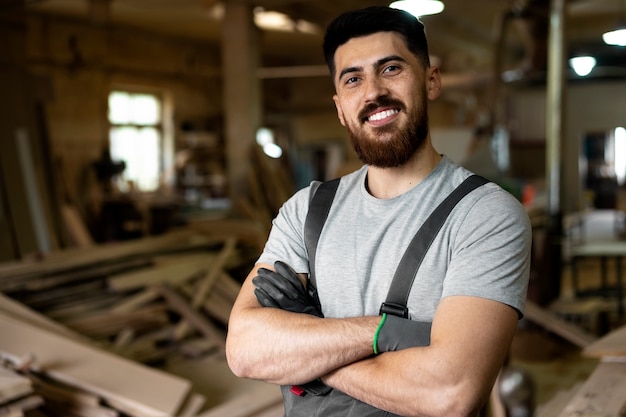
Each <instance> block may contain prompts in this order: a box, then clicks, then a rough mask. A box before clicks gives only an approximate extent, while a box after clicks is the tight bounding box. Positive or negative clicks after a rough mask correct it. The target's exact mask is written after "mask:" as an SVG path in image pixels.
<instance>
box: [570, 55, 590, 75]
mask: <svg viewBox="0 0 626 417" xmlns="http://www.w3.org/2000/svg"><path fill="white" fill-rule="evenodd" d="M569 64H570V66H571V67H572V68H573V69H574V72H575V73H576V74H577V75H578V76H579V77H585V76H587V75H589V73H590V72H591V70H593V68H594V67H595V66H596V59H595V58H594V57H592V56H576V57H573V58H570V60H569Z"/></svg>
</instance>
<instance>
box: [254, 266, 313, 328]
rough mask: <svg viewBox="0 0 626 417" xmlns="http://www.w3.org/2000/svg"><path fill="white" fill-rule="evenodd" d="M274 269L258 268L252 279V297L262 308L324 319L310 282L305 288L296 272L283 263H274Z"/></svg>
mask: <svg viewBox="0 0 626 417" xmlns="http://www.w3.org/2000/svg"><path fill="white" fill-rule="evenodd" d="M274 269H276V271H270V270H269V269H267V268H260V269H259V270H258V272H257V274H258V275H257V276H256V277H254V278H253V279H252V283H253V284H254V286H255V289H254V295H255V296H256V298H257V300H258V301H259V303H260V304H261V305H262V306H264V307H274V308H280V309H281V310H286V311H291V312H292V313H304V314H311V315H313V316H317V317H324V315H323V314H322V307H321V305H320V301H319V298H318V296H317V290H316V289H315V287H314V286H313V285H312V284H311V282H309V283H308V285H307V288H305V287H304V284H302V281H301V280H300V278H299V277H298V274H297V273H296V271H294V270H293V269H292V268H291V267H290V266H289V265H287V264H286V263H284V262H281V261H276V262H275V263H274Z"/></svg>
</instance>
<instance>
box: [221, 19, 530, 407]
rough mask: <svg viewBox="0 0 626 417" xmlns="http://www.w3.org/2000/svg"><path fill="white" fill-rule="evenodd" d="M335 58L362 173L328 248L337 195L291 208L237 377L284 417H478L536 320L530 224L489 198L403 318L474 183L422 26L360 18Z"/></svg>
mask: <svg viewBox="0 0 626 417" xmlns="http://www.w3.org/2000/svg"><path fill="white" fill-rule="evenodd" d="M323 47H324V54H325V58H326V62H327V64H328V67H329V70H330V74H331V77H332V81H333V84H334V86H335V92H336V94H335V95H334V97H333V99H334V103H335V106H336V109H337V114H338V118H339V121H340V123H341V124H342V125H343V126H345V127H346V129H347V131H348V133H349V135H350V138H351V141H352V144H353V146H354V149H355V151H356V152H357V154H358V156H359V158H360V159H361V161H362V162H363V164H364V165H363V166H362V167H361V168H360V169H359V170H357V171H355V172H353V173H350V174H348V175H345V176H343V177H342V178H341V179H340V181H339V182H338V183H337V182H335V184H337V186H336V187H337V188H336V192H335V194H334V200H332V205H331V206H330V209H328V216H327V217H326V219H325V222H323V228H322V229H321V231H320V232H319V240H318V241H317V243H316V245H315V246H313V247H311V246H307V239H308V238H307V233H308V229H307V228H308V227H309V226H308V225H307V220H306V219H307V215H309V208H310V207H312V206H310V202H311V198H312V196H314V195H315V194H316V193H317V192H318V191H321V190H322V188H321V187H323V186H324V185H323V184H322V185H320V183H319V182H313V183H312V184H311V185H310V186H309V187H306V188H304V189H302V190H300V191H298V192H297V193H296V194H295V195H294V196H293V197H291V198H290V199H289V200H288V201H287V202H286V203H285V204H284V205H283V207H282V208H281V209H280V211H279V213H278V215H277V217H276V218H275V219H274V220H273V224H272V230H271V233H270V236H269V238H268V241H267V243H266V246H265V248H264V250H263V253H262V254H261V256H260V257H259V259H258V262H257V264H256V265H255V267H254V268H253V270H252V271H251V272H250V274H249V276H248V277H247V279H246V281H245V282H244V284H243V285H242V288H241V291H240V294H239V296H238V298H237V300H236V302H235V305H234V307H233V310H232V313H231V316H230V321H229V330H228V335H227V345H226V354H227V360H228V364H229V366H230V368H231V369H232V371H233V372H234V373H235V374H236V375H238V376H240V377H245V378H253V379H258V380H263V381H267V382H270V383H275V384H279V385H281V387H282V391H283V397H284V400H285V416H286V417H296V416H302V417H305V416H306V417H311V416H324V417H329V416H337V417H339V416H341V417H346V416H351V417H367V416H381V417H382V416H421V417H425V416H432V417H435V416H438V417H441V416H446V417H469V416H477V415H478V413H479V412H480V410H481V408H482V407H483V406H484V404H485V402H486V400H487V398H488V396H489V393H490V391H491V388H492V386H493V384H494V381H495V380H496V377H497V375H498V372H499V370H500V368H501V367H502V365H503V363H504V361H505V358H506V356H507V354H508V351H509V347H510V344H511V341H512V339H513V336H514V334H515V330H516V326H517V321H518V320H519V319H520V318H521V317H522V316H523V312H524V305H525V299H526V290H527V285H528V276H529V266H530V235H531V231H530V222H529V220H528V217H527V215H526V212H525V210H524V208H523V207H522V205H521V204H520V203H519V202H518V201H517V200H516V199H515V198H513V196H512V195H510V194H509V193H507V192H506V191H504V190H502V189H501V188H500V187H499V186H497V185H496V184H494V183H490V182H487V183H486V184H483V185H480V186H477V188H475V189H473V191H471V192H469V193H468V194H467V195H465V196H464V197H463V198H462V199H460V201H459V202H458V203H457V204H456V206H454V207H453V208H451V211H450V213H449V214H448V215H447V217H445V218H443V219H442V220H441V225H440V227H438V229H437V232H436V233H435V234H433V235H432V236H431V238H429V239H428V242H427V243H428V245H429V246H427V249H426V250H425V253H424V254H423V255H420V259H419V262H418V267H419V269H418V270H417V271H415V272H413V273H411V274H408V275H411V276H409V277H407V280H408V282H409V283H410V286H409V289H408V290H407V291H406V297H405V298H406V300H405V301H406V303H405V305H399V306H398V305H397V304H396V303H389V302H388V299H386V297H387V295H388V293H389V292H390V287H392V288H391V289H393V287H394V286H396V285H397V281H396V280H394V277H395V275H396V270H397V269H398V268H399V265H401V261H402V260H403V258H405V257H408V258H411V257H412V256H413V255H415V254H414V253H412V252H413V251H414V248H415V246H413V244H412V243H413V242H412V241H413V240H414V236H416V233H417V232H418V231H419V230H420V228H421V227H422V225H423V224H424V223H425V222H427V219H428V217H429V216H430V214H431V212H433V211H434V210H435V208H436V207H438V206H439V205H440V203H442V202H444V200H446V199H447V197H448V196H449V195H451V194H452V193H453V192H454V191H455V190H456V189H457V187H458V186H460V185H461V184H463V183H464V182H465V181H466V180H467V179H468V178H470V177H473V176H472V173H471V172H469V171H467V170H465V169H464V168H462V167H460V166H458V165H456V164H455V163H453V162H452V161H451V160H450V159H449V158H447V157H446V156H445V155H441V154H440V153H438V152H437V151H436V149H435V148H434V147H433V144H432V141H431V137H430V132H429V128H428V103H429V102H430V101H432V100H435V99H437V97H438V96H439V94H440V92H441V88H442V86H441V75H440V71H439V69H438V68H437V67H436V66H432V65H431V64H430V62H429V56H428V46H427V41H426V35H425V31H424V26H423V24H422V23H421V22H420V21H419V20H418V19H416V18H415V17H413V16H411V15H409V14H407V13H405V12H402V11H399V10H395V9H390V8H386V7H370V8H365V9H361V10H356V11H352V12H347V13H345V14H343V15H341V16H339V17H337V18H336V19H335V20H334V21H333V22H332V23H331V24H330V25H329V26H328V28H327V32H326V36H325V38H324V45H323ZM314 210H316V209H311V211H314ZM415 240H416V241H418V244H419V243H420V242H419V240H420V239H417V238H416V239H415ZM418 246H419V245H418ZM407 248H409V249H407ZM313 255H315V259H314V260H313V259H312V256H313ZM400 275H402V273H401V274H400ZM405 275H406V274H405ZM312 278H314V283H313V282H311V279H312ZM392 282H393V284H392ZM396 307H397V308H396ZM394 309H395V310H394Z"/></svg>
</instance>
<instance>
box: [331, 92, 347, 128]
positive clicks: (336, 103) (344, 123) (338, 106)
mask: <svg viewBox="0 0 626 417" xmlns="http://www.w3.org/2000/svg"><path fill="white" fill-rule="evenodd" d="M333 101H334V102H335V108H336V109H337V117H338V118H339V122H340V123H341V124H342V125H343V126H345V125H346V120H345V119H344V117H343V110H341V104H340V103H339V97H337V94H335V95H334V96H333Z"/></svg>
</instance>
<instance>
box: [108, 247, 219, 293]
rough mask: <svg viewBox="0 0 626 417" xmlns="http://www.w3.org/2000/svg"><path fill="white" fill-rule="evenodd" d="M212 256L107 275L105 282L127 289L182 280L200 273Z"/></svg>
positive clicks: (120, 289)
mask: <svg viewBox="0 0 626 417" xmlns="http://www.w3.org/2000/svg"><path fill="white" fill-rule="evenodd" d="M213 258H214V257H213V256H211V255H209V256H206V255H205V256H204V257H203V258H194V259H192V260H190V261H189V260H182V261H181V262H177V263H174V264H166V265H160V266H152V267H149V268H142V269H139V270H136V271H133V272H129V273H126V274H116V275H113V276H109V278H108V280H107V282H108V286H109V288H110V289H112V290H115V291H128V290H132V289H136V288H141V287H145V286H147V285H149V284H151V283H152V284H156V283H161V282H183V281H186V280H189V279H191V278H193V277H195V276H197V275H198V274H200V273H201V272H202V271H203V270H204V269H206V267H207V265H210V264H211V261H212V259H213Z"/></svg>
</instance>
